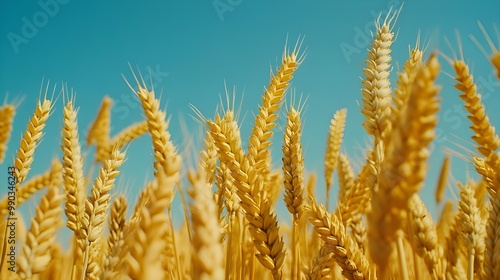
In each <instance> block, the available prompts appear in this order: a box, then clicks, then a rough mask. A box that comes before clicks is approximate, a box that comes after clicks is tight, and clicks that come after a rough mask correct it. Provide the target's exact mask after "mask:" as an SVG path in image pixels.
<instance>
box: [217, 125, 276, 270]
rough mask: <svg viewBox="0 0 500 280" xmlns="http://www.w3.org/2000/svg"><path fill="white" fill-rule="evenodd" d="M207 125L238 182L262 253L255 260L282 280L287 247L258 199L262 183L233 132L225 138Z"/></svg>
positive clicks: (270, 213) (273, 217)
mask: <svg viewBox="0 0 500 280" xmlns="http://www.w3.org/2000/svg"><path fill="white" fill-rule="evenodd" d="M208 125H209V127H210V132H211V134H212V137H213V138H214V141H215V145H216V146H217V149H218V150H219V152H218V153H219V156H220V160H221V162H224V163H225V164H226V165H227V166H228V167H229V169H230V170H231V176H232V177H233V178H234V179H235V181H234V184H235V186H236V188H237V194H238V196H239V198H240V199H241V206H242V207H243V209H244V210H245V212H246V213H245V217H246V219H247V221H248V222H249V230H250V233H251V235H252V237H253V239H254V245H255V248H256V249H257V250H258V251H259V254H257V255H256V257H257V259H258V260H259V262H260V263H261V264H262V265H263V266H264V267H265V268H267V269H269V270H270V271H271V272H272V274H273V277H274V278H275V279H281V278H282V271H281V268H282V266H283V262H284V259H285V251H284V243H283V238H282V237H281V235H280V234H279V227H278V219H277V217H276V215H275V214H274V213H273V211H272V209H271V208H270V207H271V206H270V205H269V203H268V202H267V200H263V199H262V197H261V196H260V195H259V190H260V189H262V188H261V187H260V186H255V185H256V184H262V183H263V182H262V181H257V174H256V172H255V169H254V168H253V166H252V165H251V164H250V162H249V160H248V158H247V157H245V155H244V152H243V149H242V148H241V144H240V141H239V140H238V137H237V136H236V135H235V133H234V130H231V129H227V130H226V133H225V134H224V133H223V131H222V129H221V127H220V126H219V125H217V124H216V123H215V122H213V121H208Z"/></svg>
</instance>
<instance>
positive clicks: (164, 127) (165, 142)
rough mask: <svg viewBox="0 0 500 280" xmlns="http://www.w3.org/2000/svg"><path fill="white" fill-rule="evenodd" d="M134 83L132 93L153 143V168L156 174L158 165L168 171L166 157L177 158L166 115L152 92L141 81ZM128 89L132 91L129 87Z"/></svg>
mask: <svg viewBox="0 0 500 280" xmlns="http://www.w3.org/2000/svg"><path fill="white" fill-rule="evenodd" d="M134 77H135V75H134ZM136 82H137V87H138V89H137V91H134V92H135V94H136V95H137V97H139V100H140V102H141V105H142V109H143V110H144V114H145V115H146V120H147V122H148V130H149V133H150V134H151V138H152V141H153V150H154V155H155V159H156V161H155V163H154V168H155V174H156V172H157V171H158V170H159V168H160V167H159V166H160V165H162V166H163V168H164V169H165V170H167V169H168V167H167V166H165V164H166V163H167V162H168V161H167V158H168V157H179V156H178V155H177V153H176V149H175V147H174V144H173V143H172V142H171V141H170V133H169V132H168V125H169V123H168V121H167V120H166V113H165V112H164V111H162V110H160V101H159V100H158V99H156V97H155V93H154V91H149V90H148V89H147V88H146V85H145V83H144V81H142V85H141V83H139V81H138V80H137V78H136ZM129 86H130V85H129ZM130 88H131V89H132V87H131V86H130ZM132 90H133V89H132ZM173 161H174V162H176V161H178V159H174V160H173ZM167 172H169V171H167Z"/></svg>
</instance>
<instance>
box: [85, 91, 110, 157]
mask: <svg viewBox="0 0 500 280" xmlns="http://www.w3.org/2000/svg"><path fill="white" fill-rule="evenodd" d="M112 105H113V100H112V99H111V98H109V97H108V96H105V97H104V98H103V99H102V103H101V107H100V108H99V111H98V112H97V117H96V119H95V120H94V122H93V123H92V125H91V127H90V129H89V131H88V133H87V145H91V144H95V145H96V160H101V161H103V160H104V158H106V157H105V156H106V155H105V154H106V149H107V148H108V146H109V145H110V143H109V137H110V136H109V135H110V130H111V106H112Z"/></svg>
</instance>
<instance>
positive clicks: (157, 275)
mask: <svg viewBox="0 0 500 280" xmlns="http://www.w3.org/2000/svg"><path fill="white" fill-rule="evenodd" d="M164 164H165V165H166V166H168V167H169V169H166V170H164V169H163V165H159V166H158V167H159V168H160V169H159V170H158V173H157V176H156V180H155V182H154V183H153V184H149V185H148V186H149V187H148V190H147V191H148V192H149V193H148V194H147V195H145V197H147V198H148V201H147V203H145V205H144V206H142V207H138V208H139V209H138V211H140V213H139V217H138V219H137V221H136V223H137V224H136V226H135V229H134V231H133V233H132V234H130V235H129V236H128V238H127V241H126V242H127V243H129V244H131V246H130V250H129V251H130V255H129V256H128V258H127V269H128V270H127V271H128V276H129V277H131V278H132V279H163V276H164V275H163V274H165V273H167V272H169V271H170V272H172V271H174V272H175V271H176V268H175V267H170V268H169V270H167V271H164V270H163V260H164V258H165V256H164V255H163V254H164V249H165V247H166V246H167V245H168V246H175V245H174V244H170V243H171V242H169V244H167V240H165V238H166V237H167V236H168V235H169V234H170V233H169V232H173V229H171V228H170V226H169V224H170V222H169V216H168V214H167V213H166V210H167V209H169V207H170V205H171V203H172V200H173V193H174V186H175V184H176V183H177V182H178V181H179V170H180V168H181V160H180V157H179V156H168V157H167V159H166V162H165V163H164ZM170 241H172V242H173V240H170ZM174 248H175V247H174ZM174 250H175V249H172V251H173V253H174V254H175V251H174ZM171 253H172V252H171ZM174 265H175V264H174ZM174 275H178V277H180V276H179V275H180V271H179V269H177V272H176V273H174Z"/></svg>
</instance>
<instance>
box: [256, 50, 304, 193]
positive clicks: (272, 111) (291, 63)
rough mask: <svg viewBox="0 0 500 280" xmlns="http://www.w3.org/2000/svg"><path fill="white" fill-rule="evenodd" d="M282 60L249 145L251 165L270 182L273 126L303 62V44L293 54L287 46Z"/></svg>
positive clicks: (266, 95) (263, 100) (267, 92)
mask: <svg viewBox="0 0 500 280" xmlns="http://www.w3.org/2000/svg"><path fill="white" fill-rule="evenodd" d="M297 43H298V42H297ZM282 60H283V61H282V64H281V67H280V69H279V70H278V72H277V73H276V75H272V76H271V81H270V82H269V86H268V87H267V89H266V90H265V92H264V95H263V96H262V105H261V106H260V107H259V114H257V115H256V116H255V125H254V127H253V129H252V134H251V135H250V139H249V145H248V155H249V156H248V159H249V161H250V165H252V166H254V168H255V172H256V173H257V175H258V176H259V177H261V178H263V180H265V181H268V175H269V173H270V170H271V151H270V150H269V149H268V147H269V145H271V142H270V138H271V136H272V135H273V132H272V129H273V128H274V126H275V121H276V119H277V118H278V114H277V113H276V112H277V110H278V109H279V108H280V106H281V103H282V101H283V100H284V97H285V93H286V90H287V88H288V86H289V84H290V81H291V80H292V78H293V73H294V72H295V70H297V68H298V67H299V65H300V62H301V55H300V45H298V46H296V47H295V49H294V50H293V51H292V52H291V53H288V52H287V51H286V46H285V51H284V53H283V58H282ZM264 186H265V184H264Z"/></svg>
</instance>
